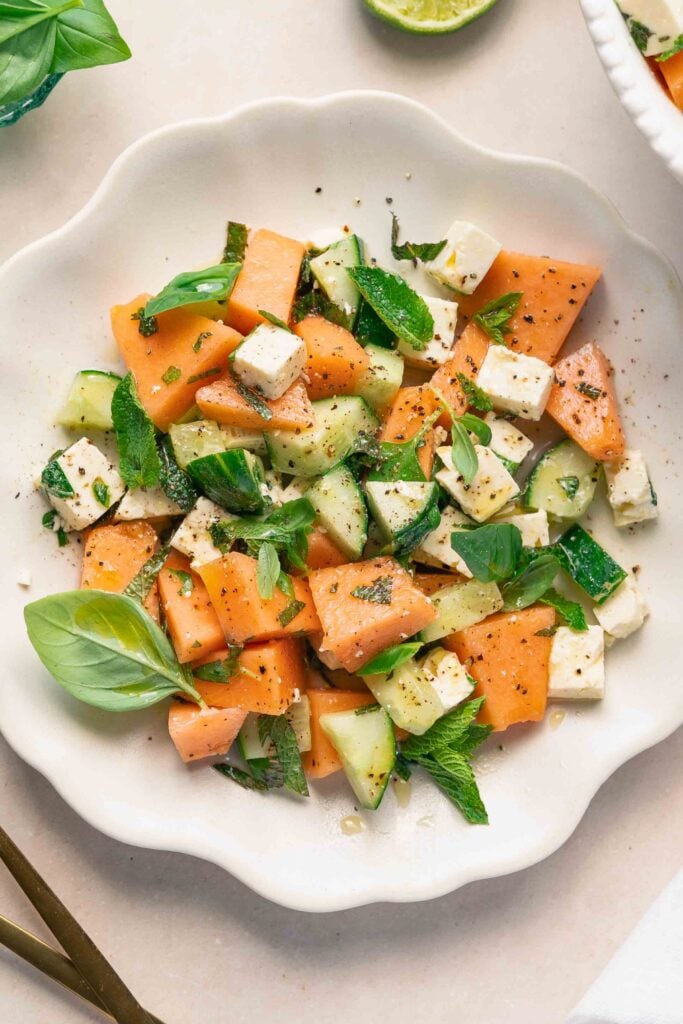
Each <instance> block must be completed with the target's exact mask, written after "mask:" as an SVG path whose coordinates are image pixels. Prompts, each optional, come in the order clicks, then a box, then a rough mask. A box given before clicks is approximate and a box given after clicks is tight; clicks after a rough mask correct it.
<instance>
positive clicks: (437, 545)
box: [412, 505, 472, 579]
mask: <svg viewBox="0 0 683 1024" xmlns="http://www.w3.org/2000/svg"><path fill="white" fill-rule="evenodd" d="M471 525H472V522H471V520H469V519H468V518H467V516H465V515H463V514H462V512H460V511H459V510H458V509H457V508H453V506H452V505H448V506H447V507H446V508H445V509H444V510H443V512H442V513H441V522H440V523H439V525H438V526H437V528H436V529H435V530H432V532H431V533H428V534H427V536H426V537H424V538H423V540H422V542H421V543H420V546H419V547H418V548H416V549H415V550H414V551H413V556H412V557H413V559H414V560H415V561H416V562H419V563H420V564H421V565H430V566H433V567H434V568H435V569H443V568H446V569H453V570H454V571H455V572H459V573H460V575H461V576H467V578H468V579H471V578H472V573H471V572H470V570H469V569H468V568H467V565H466V564H465V562H464V561H463V560H462V558H461V557H460V555H458V554H457V553H456V552H455V551H454V550H453V548H452V547H451V534H452V533H453V532H454V531H457V530H458V529H462V528H463V527H466V526H471Z"/></svg>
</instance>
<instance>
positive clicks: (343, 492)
mask: <svg viewBox="0 0 683 1024" xmlns="http://www.w3.org/2000/svg"><path fill="white" fill-rule="evenodd" d="M306 497H307V498H308V500H309V501H310V503H311V504H312V505H313V508H314V509H315V512H316V515H317V517H318V522H319V524H320V525H321V526H322V527H323V529H325V530H326V531H327V533H328V535H329V538H330V540H331V541H332V543H333V544H334V545H336V547H338V548H339V550H340V551H341V552H343V553H344V554H345V555H346V556H347V557H348V558H349V559H350V561H353V562H355V561H357V560H358V559H359V558H360V557H361V555H362V554H363V548H364V547H365V543H366V541H367V539H368V510H367V508H366V506H365V499H364V498H363V495H362V492H361V489H360V487H359V486H358V483H357V481H356V478H355V477H354V475H353V473H352V472H351V470H350V469H349V468H348V467H347V466H345V465H343V464H342V465H340V466H336V467H335V469H331V470H330V472H329V473H326V474H325V476H323V477H321V478H320V480H318V481H317V482H316V483H314V484H313V486H312V487H309V488H308V490H307V491H306Z"/></svg>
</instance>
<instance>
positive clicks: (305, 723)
mask: <svg viewBox="0 0 683 1024" xmlns="http://www.w3.org/2000/svg"><path fill="white" fill-rule="evenodd" d="M284 715H285V718H286V719H287V720H288V721H289V723H290V725H291V726H292V729H293V730H294V735H295V736H296V745H297V747H298V748H299V750H300V752H301V753H302V754H303V753H305V752H306V751H307V750H310V749H311V702H310V701H309V699H308V697H307V696H306V694H302V696H301V700H299V701H297V702H296V703H295V704H290V706H289V707H288V708H287V710H286V711H285V712H284ZM258 719H259V716H258V714H255V713H253V712H252V713H251V714H249V715H247V717H246V718H245V720H244V723H243V725H242V728H241V729H240V731H239V733H238V735H237V746H238V748H239V752H240V754H241V756H242V757H243V758H244V760H245V761H260V760H262V759H263V758H270V757H273V756H274V754H275V745H274V744H273V743H272V742H270V741H269V742H268V743H262V742H261V737H260V736H259V731H258Z"/></svg>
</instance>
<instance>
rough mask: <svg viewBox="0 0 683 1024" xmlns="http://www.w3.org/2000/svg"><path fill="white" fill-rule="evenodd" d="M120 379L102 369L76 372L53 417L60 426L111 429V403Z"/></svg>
mask: <svg viewBox="0 0 683 1024" xmlns="http://www.w3.org/2000/svg"><path fill="white" fill-rule="evenodd" d="M120 380H121V378H120V377H119V376H118V374H116V373H106V372H105V371H104V370H79V372H78V373H77V374H76V376H75V377H74V381H73V384H72V385H71V389H70V391H69V394H68V395H67V399H66V402H65V403H64V405H63V406H62V408H61V411H60V412H59V414H58V416H57V420H56V422H57V423H58V425H59V426H60V427H68V428H70V429H72V430H112V429H113V426H114V424H113V423H112V419H111V400H112V396H113V394H114V391H115V390H116V385H117V384H118V383H119V381H120Z"/></svg>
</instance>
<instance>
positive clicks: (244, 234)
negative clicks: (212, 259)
mask: <svg viewBox="0 0 683 1024" xmlns="http://www.w3.org/2000/svg"><path fill="white" fill-rule="evenodd" d="M248 239H249V228H248V227H247V225H246V224H240V223H239V221H235V220H229V221H228V226H227V228H226V231H225V247H224V249H223V257H222V259H221V263H244V257H245V256H246V253H247V242H248Z"/></svg>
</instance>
